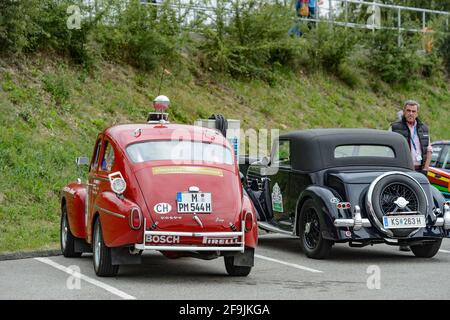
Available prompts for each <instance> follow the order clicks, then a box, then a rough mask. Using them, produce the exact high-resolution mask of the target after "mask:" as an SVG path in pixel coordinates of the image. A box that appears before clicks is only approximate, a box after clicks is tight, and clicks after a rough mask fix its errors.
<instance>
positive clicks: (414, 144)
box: [408, 122, 417, 152]
mask: <svg viewBox="0 0 450 320" xmlns="http://www.w3.org/2000/svg"><path fill="white" fill-rule="evenodd" d="M408 129H409V127H408ZM416 136H417V122H416V123H415V124H414V134H413V136H412V137H411V138H410V139H411V144H412V146H413V147H414V151H416V152H417V146H416V143H415V142H414V138H415V137H416Z"/></svg>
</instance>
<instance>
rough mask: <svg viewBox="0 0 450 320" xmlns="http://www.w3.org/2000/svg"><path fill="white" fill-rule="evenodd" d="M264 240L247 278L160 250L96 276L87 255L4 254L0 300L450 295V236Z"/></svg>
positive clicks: (211, 263)
mask: <svg viewBox="0 0 450 320" xmlns="http://www.w3.org/2000/svg"><path fill="white" fill-rule="evenodd" d="M259 239H260V240H259V247H258V249H257V251H256V254H257V256H256V258H255V267H254V268H253V270H252V272H251V274H250V275H249V276H248V277H246V278H238V277H237V278H235V277H229V276H228V275H227V274H226V271H225V266H224V263H223V259H222V258H220V259H216V260H211V261H203V260H197V259H193V258H181V259H177V260H169V259H167V258H165V257H164V256H162V255H161V254H159V253H157V252H155V253H147V254H145V256H144V257H145V258H144V263H143V264H142V265H140V266H122V267H121V269H120V271H119V274H118V276H117V277H115V278H99V277H96V276H95V273H94V270H93V265H92V255H89V254H85V255H83V256H82V257H81V258H74V259H68V258H64V257H62V256H56V257H50V258H33V259H21V260H8V261H0V299H7V300H8V299H86V300H93V299H107V300H109V299H157V300H166V299H171V300H172V299H175V300H178V299H188V300H189V299H206V300H209V299H214V300H216V299H218V300H223V299H233V300H247V299H258V300H260V299H286V300H292V299H389V300H392V299H408V300H409V299H432V300H435V299H450V277H449V276H448V272H449V269H450V239H445V240H444V242H443V244H442V247H441V251H440V252H439V253H438V254H437V255H436V256H435V257H434V258H432V259H419V258H415V257H414V255H413V254H412V253H411V252H400V251H399V250H398V248H397V247H391V246H387V245H377V246H373V247H366V248H350V247H348V246H347V245H335V246H334V247H333V251H332V256H331V257H330V259H329V260H325V261H323V260H321V261H317V260H311V259H308V258H307V257H306V256H305V255H304V254H303V253H302V252H301V250H300V248H299V244H298V240H297V239H295V238H292V237H288V236H283V235H275V234H264V235H260V238H259ZM71 266H75V267H76V268H79V269H78V270H79V272H80V273H81V275H79V276H74V275H73V274H72V275H71V274H70V271H71V270H73V267H71Z"/></svg>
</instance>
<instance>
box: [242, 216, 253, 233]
mask: <svg viewBox="0 0 450 320" xmlns="http://www.w3.org/2000/svg"><path fill="white" fill-rule="evenodd" d="M244 226H245V232H250V231H252V229H253V214H252V213H251V212H250V211H247V212H245V211H244Z"/></svg>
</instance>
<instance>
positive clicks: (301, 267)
mask: <svg viewBox="0 0 450 320" xmlns="http://www.w3.org/2000/svg"><path fill="white" fill-rule="evenodd" d="M255 257H256V258H259V259H263V260H267V261H271V262H276V263H279V264H283V265H285V266H289V267H292V268H296V269H300V270H305V271H309V272H314V273H322V272H323V271H320V270H316V269H312V268H308V267H304V266H301V265H298V264H295V263H290V262H285V261H281V260H277V259H273V258H269V257H266V256H262V255H260V254H255Z"/></svg>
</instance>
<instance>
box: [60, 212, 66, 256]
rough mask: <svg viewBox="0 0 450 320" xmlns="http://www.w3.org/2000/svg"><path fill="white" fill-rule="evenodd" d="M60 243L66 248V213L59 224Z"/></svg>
mask: <svg viewBox="0 0 450 320" xmlns="http://www.w3.org/2000/svg"><path fill="white" fill-rule="evenodd" d="M61 238H62V239H61V240H62V241H61V244H62V247H63V249H66V242H67V218H66V215H65V214H64V217H63V221H62V226H61Z"/></svg>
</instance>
